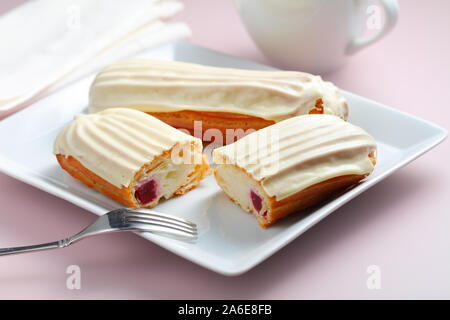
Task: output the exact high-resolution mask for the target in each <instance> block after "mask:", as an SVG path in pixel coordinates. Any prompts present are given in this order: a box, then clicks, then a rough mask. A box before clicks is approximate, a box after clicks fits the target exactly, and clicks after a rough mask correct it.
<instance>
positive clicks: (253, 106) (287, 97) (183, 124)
mask: <svg viewBox="0 0 450 320" xmlns="http://www.w3.org/2000/svg"><path fill="white" fill-rule="evenodd" d="M114 107H126V108H133V109H138V110H141V111H144V112H146V113H149V114H151V115H153V116H155V117H157V118H158V119H160V120H162V121H164V122H166V123H168V124H169V125H171V126H173V127H176V128H183V129H187V130H189V132H191V134H193V133H194V129H195V126H196V125H197V126H201V131H202V132H205V131H207V130H209V129H212V130H219V131H220V132H221V134H222V135H224V136H225V135H227V134H230V135H231V134H232V132H230V131H229V132H227V130H242V131H243V132H249V131H248V130H251V129H253V130H258V129H261V128H264V127H267V126H270V125H272V124H274V123H276V122H279V121H282V120H285V119H288V118H291V117H294V116H298V115H304V114H316V113H319V114H332V115H336V116H338V117H340V118H342V119H347V116H348V107H347V102H346V100H345V98H344V97H343V96H342V94H341V92H340V91H339V89H338V88H337V87H336V86H335V85H333V84H332V83H331V82H326V81H323V80H322V78H321V77H320V76H314V75H311V74H308V73H302V72H294V71H255V70H242V69H231V68H217V67H210V66H204V65H199V64H193V63H184V62H175V61H157V60H149V59H138V60H130V61H123V62H118V63H115V64H112V65H110V66H108V67H106V68H105V69H104V70H102V71H101V72H100V73H99V74H98V75H97V77H96V78H95V80H94V82H93V83H92V85H91V88H90V94H89V112H90V113H95V112H99V111H101V110H104V109H107V108H114ZM196 121H197V123H196ZM201 138H204V137H203V135H202V137H201ZM206 141H209V140H206Z"/></svg>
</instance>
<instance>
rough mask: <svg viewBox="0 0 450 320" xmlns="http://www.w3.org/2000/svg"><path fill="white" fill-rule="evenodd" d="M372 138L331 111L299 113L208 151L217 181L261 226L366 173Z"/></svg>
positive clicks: (372, 160) (372, 149)
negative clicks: (210, 153) (329, 112)
mask: <svg viewBox="0 0 450 320" xmlns="http://www.w3.org/2000/svg"><path fill="white" fill-rule="evenodd" d="M376 151H377V146H376V143H375V140H374V139H373V138H372V137H371V136H370V135H369V134H368V133H366V132H365V131H364V130H363V129H361V128H359V127H357V126H355V125H352V124H350V123H348V122H346V121H344V120H342V119H340V118H338V117H336V116H331V115H304V116H298V117H294V118H290V119H287V120H284V121H282V122H279V123H277V124H275V125H272V126H270V127H267V128H264V129H261V130H259V131H257V132H254V133H252V134H250V135H248V136H246V137H244V138H242V139H240V140H238V141H237V142H235V143H232V144H229V145H227V146H224V147H221V148H217V149H216V150H214V152H213V158H214V162H215V163H216V164H217V168H216V170H215V178H216V181H217V183H218V184H219V186H220V187H221V188H222V189H223V191H224V192H225V193H226V194H227V195H228V197H229V198H230V199H231V200H233V201H234V202H236V203H237V204H238V205H239V206H240V207H241V208H242V209H243V210H245V211H247V212H251V213H253V214H254V215H255V216H256V218H257V221H258V223H259V224H260V226H262V227H263V228H266V227H268V226H270V225H271V224H273V223H274V222H275V221H276V220H278V219H280V218H283V217H285V216H287V215H289V214H291V213H293V212H296V211H299V210H302V209H305V208H307V207H309V206H312V205H315V204H317V203H319V202H320V201H322V200H325V199H327V198H329V197H330V196H332V195H334V194H336V193H337V192H340V191H342V190H344V189H346V188H348V187H350V186H353V185H355V184H356V183H358V182H359V181H361V180H362V179H364V178H365V177H367V176H368V175H369V174H370V173H371V172H372V171H373V169H374V166H375V163H376Z"/></svg>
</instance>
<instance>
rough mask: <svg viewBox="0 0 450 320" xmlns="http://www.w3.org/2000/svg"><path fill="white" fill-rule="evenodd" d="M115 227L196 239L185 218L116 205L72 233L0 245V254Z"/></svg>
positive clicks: (66, 243)
mask: <svg viewBox="0 0 450 320" xmlns="http://www.w3.org/2000/svg"><path fill="white" fill-rule="evenodd" d="M117 231H140V232H152V233H158V234H162V235H166V236H167V235H168V236H172V237H175V238H181V239H186V240H196V239H197V225H196V224H195V223H193V222H190V221H188V220H184V219H181V218H178V217H174V216H170V215H167V214H164V213H159V212H154V211H151V212H140V211H133V210H129V209H117V210H113V211H110V212H108V213H106V214H104V215H103V216H101V217H99V218H98V219H97V220H95V221H94V222H93V223H92V224H90V225H89V226H87V227H86V228H84V229H83V230H81V231H80V232H79V233H77V234H76V235H74V236H72V237H69V238H66V239H63V240H59V241H55V242H49V243H42V244H37V245H31V246H23V247H15V248H4V249H0V256H3V255H8V254H17V253H25V252H32V251H38V250H46V249H55V248H64V247H67V246H69V245H71V244H72V243H74V242H76V241H78V240H81V239H84V238H86V237H89V236H95V235H97V234H102V233H107V232H117Z"/></svg>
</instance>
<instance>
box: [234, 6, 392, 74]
mask: <svg viewBox="0 0 450 320" xmlns="http://www.w3.org/2000/svg"><path fill="white" fill-rule="evenodd" d="M235 2H236V5H237V8H238V11H239V13H240V15H241V18H242V20H243V22H244V24H245V26H246V28H247V31H248V32H249V34H250V36H251V37H252V38H253V40H254V41H255V43H256V44H257V45H258V47H259V48H260V49H261V50H262V52H263V53H264V54H265V55H266V56H267V57H268V58H269V59H270V60H271V61H272V62H273V63H274V64H276V65H277V66H279V67H281V68H283V69H291V70H300V71H306V72H310V73H315V74H323V73H327V72H330V71H333V70H335V69H337V68H338V67H340V66H342V65H343V64H344V63H345V62H346V60H347V59H348V57H349V56H351V55H352V54H353V53H355V52H357V51H359V50H360V49H362V48H364V47H366V46H368V45H369V44H371V43H373V42H375V41H377V40H379V39H380V38H381V37H383V36H385V35H386V34H387V33H388V32H389V31H390V30H392V28H393V27H394V26H395V23H396V22H397V18H398V3H397V0H379V1H373V0H235ZM383 10H384V14H383ZM383 17H384V19H383ZM383 20H384V21H383ZM366 27H368V28H369V29H373V30H372V31H374V32H373V33H374V34H372V35H371V36H370V37H368V38H363V37H361V34H362V32H363V31H364V29H365V28H366Z"/></svg>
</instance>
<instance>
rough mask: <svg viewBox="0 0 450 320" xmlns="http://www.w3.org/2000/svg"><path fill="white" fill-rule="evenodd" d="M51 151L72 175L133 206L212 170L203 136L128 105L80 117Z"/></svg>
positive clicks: (148, 204) (179, 189)
mask: <svg viewBox="0 0 450 320" xmlns="http://www.w3.org/2000/svg"><path fill="white" fill-rule="evenodd" d="M53 152H54V154H55V155H56V158H57V160H58V162H59V164H60V166H61V167H62V168H63V169H64V170H66V171H67V172H68V173H69V174H70V175H71V176H72V177H74V178H76V179H78V180H80V181H82V182H83V183H84V184H86V185H87V186H89V187H91V188H94V189H96V190H98V191H99V192H101V193H103V194H104V195H106V196H108V197H110V198H111V199H113V200H115V201H117V202H120V203H122V204H124V205H125V206H127V207H131V208H141V207H145V208H152V207H154V206H155V205H156V204H158V202H159V201H160V200H161V199H169V198H171V197H172V196H174V195H181V194H184V193H186V192H188V191H189V190H191V189H193V188H195V187H196V186H197V185H198V184H199V182H200V181H201V180H202V179H203V178H204V177H206V176H207V175H208V174H210V173H211V170H210V168H209V165H208V161H207V157H206V156H205V155H204V154H203V153H202V141H201V140H200V139H198V138H195V137H192V136H191V135H188V134H185V133H183V132H181V131H179V130H177V129H175V128H172V127H171V126H169V125H167V124H166V123H164V122H162V121H160V120H158V119H156V118H154V117H152V116H150V115H148V114H146V113H144V112H141V111H138V110H133V109H126V108H113V109H107V110H104V111H102V112H99V113H96V114H90V115H86V114H79V115H76V116H75V118H74V120H73V121H72V122H70V123H69V124H67V125H66V126H65V127H64V128H63V129H62V130H61V131H60V132H59V134H58V135H57V137H56V139H55V142H54V146H53Z"/></svg>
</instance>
